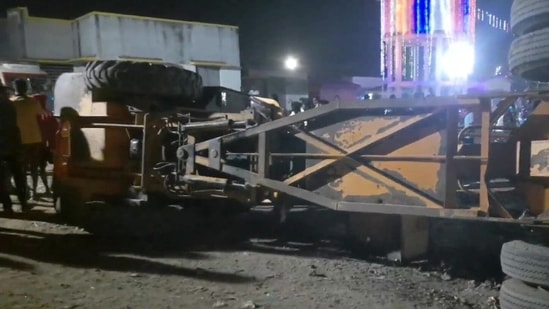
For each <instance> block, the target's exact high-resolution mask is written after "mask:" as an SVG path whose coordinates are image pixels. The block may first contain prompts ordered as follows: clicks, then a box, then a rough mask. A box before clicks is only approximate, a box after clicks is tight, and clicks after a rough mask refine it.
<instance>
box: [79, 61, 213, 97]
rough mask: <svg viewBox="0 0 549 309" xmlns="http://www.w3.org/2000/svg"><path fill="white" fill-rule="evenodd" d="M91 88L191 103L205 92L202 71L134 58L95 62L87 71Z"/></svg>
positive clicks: (86, 79) (107, 93) (110, 93)
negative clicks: (133, 59)
mask: <svg viewBox="0 0 549 309" xmlns="http://www.w3.org/2000/svg"><path fill="white" fill-rule="evenodd" d="M84 82H85V84H86V87H87V89H88V90H91V91H97V92H100V93H101V94H102V95H103V96H107V97H112V98H116V99H119V98H130V97H138V96H147V97H153V98H158V99H175V100H180V101H181V102H185V104H187V105H189V103H190V102H193V101H195V100H197V99H199V97H200V95H201V93H202V78H201V77H200V75H199V74H197V73H195V72H193V71H189V70H186V69H184V68H182V67H181V66H178V65H173V64H157V63H147V62H134V61H118V60H107V61H93V62H89V63H88V64H87V65H86V67H85V70H84Z"/></svg>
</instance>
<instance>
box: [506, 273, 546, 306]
mask: <svg viewBox="0 0 549 309" xmlns="http://www.w3.org/2000/svg"><path fill="white" fill-rule="evenodd" d="M499 304H500V307H501V309H549V291H547V290H545V289H542V288H536V287H532V286H529V285H527V284H525V283H524V282H522V281H520V280H517V279H509V280H506V281H504V282H503V284H502V285H501V289H500V290H499Z"/></svg>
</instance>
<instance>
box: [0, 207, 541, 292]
mask: <svg viewBox="0 0 549 309" xmlns="http://www.w3.org/2000/svg"><path fill="white" fill-rule="evenodd" d="M33 212H34V210H33V211H31V213H30V214H25V215H20V216H21V217H25V216H27V215H28V218H27V219H29V220H31V219H30V218H32V217H35V218H36V217H41V216H44V217H46V215H45V214H42V213H40V212H39V210H38V209H37V210H36V213H33ZM347 216H348V214H346V213H341V212H333V211H328V210H324V209H295V210H293V211H292V212H291V213H290V215H289V217H288V221H287V222H286V223H285V224H284V225H278V224H276V223H275V221H274V220H273V217H272V215H271V213H270V208H269V207H259V208H257V209H254V210H252V211H250V212H246V213H242V214H240V215H234V216H223V217H217V218H211V217H210V218H206V217H203V216H201V215H200V212H197V211H193V210H188V209H187V210H185V209H183V210H182V209H174V208H170V207H166V208H154V207H109V208H107V209H102V208H99V209H97V211H95V212H94V213H92V216H91V217H90V220H89V222H87V227H86V229H87V230H88V231H90V232H92V233H93V236H92V235H74V234H72V235H70V234H69V235H51V234H42V233H37V234H36V233H34V232H21V231H18V232H20V233H27V234H29V235H32V236H35V237H42V239H30V238H29V239H27V238H25V237H22V236H13V235H5V234H6V233H8V232H13V231H6V230H5V229H0V243H2V244H4V243H7V245H2V247H0V253H7V254H12V255H16V256H21V257H25V258H29V259H34V260H38V261H43V262H48V263H57V264H63V265H68V266H73V267H81V268H98V269H105V270H116V271H127V272H144V273H155V274H174V275H180V276H188V277H193V278H204V279H206V280H217V281H227V282H248V281H251V280H253V279H252V278H247V277H241V276H237V275H232V274H218V273H208V272H205V271H200V270H198V271H197V270H193V269H185V268H179V267H174V266H170V265H165V264H162V263H156V262H153V261H150V260H146V258H156V257H162V258H170V257H174V258H184V259H207V258H209V256H208V252H210V251H225V252H239V251H250V252H258V253H268V254H277V255H288V256H299V257H315V258H318V257H321V258H327V259H340V258H356V259H361V260H364V261H367V262H375V263H379V264H383V265H387V266H394V267H414V268H417V269H419V270H420V271H426V272H441V273H447V274H449V275H450V276H451V277H452V278H463V279H467V280H475V281H477V282H484V281H486V280H489V281H495V282H500V281H501V280H502V279H503V274H502V272H501V268H500V263H499V254H500V250H501V245H502V244H503V243H504V242H506V241H509V240H512V239H525V240H530V241H532V240H534V241H535V239H537V238H538V234H537V233H535V232H533V231H531V230H530V229H526V228H523V227H521V226H519V225H513V224H493V223H491V224H488V223H483V222H470V221H459V220H439V219H436V220H435V219H433V220H431V224H430V229H431V239H430V251H429V253H428V255H427V256H426V257H425V259H424V260H422V261H419V262H413V263H409V264H401V263H395V262H394V261H392V260H389V259H387V258H386V257H385V256H383V255H382V256H380V255H378V254H376V253H375V252H374V251H373V250H372V248H369V247H368V245H367V244H363V243H362V244H357V243H356V242H353V241H352V239H351V238H350V237H349V236H348V235H347V230H346V222H347ZM53 218H55V217H54V216H50V217H47V218H44V219H47V220H46V221H50V222H54V221H57V219H53ZM22 219H23V218H22ZM70 228H72V227H70ZM35 234H36V235H35ZM108 254H123V255H135V256H139V257H143V258H129V257H112V256H108Z"/></svg>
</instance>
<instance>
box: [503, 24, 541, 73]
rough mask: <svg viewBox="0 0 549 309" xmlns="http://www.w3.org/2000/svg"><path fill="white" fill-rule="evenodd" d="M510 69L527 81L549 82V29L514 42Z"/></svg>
mask: <svg viewBox="0 0 549 309" xmlns="http://www.w3.org/2000/svg"><path fill="white" fill-rule="evenodd" d="M509 69H510V70H511V72H512V73H513V74H515V75H517V76H519V77H522V78H524V79H526V80H532V81H539V82H549V28H545V29H542V30H538V31H534V32H532V33H529V34H526V35H524V36H521V37H519V38H517V39H515V40H514V41H513V43H512V44H511V48H510V49H509Z"/></svg>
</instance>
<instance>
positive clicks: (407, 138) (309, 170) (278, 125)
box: [187, 93, 549, 221]
mask: <svg viewBox="0 0 549 309" xmlns="http://www.w3.org/2000/svg"><path fill="white" fill-rule="evenodd" d="M521 95H525V94H513V95H510V96H508V97H507V98H504V100H503V101H502V103H501V104H500V107H499V108H497V109H496V110H495V111H493V112H492V111H491V107H490V101H489V100H488V99H489V98H490V96H485V97H465V98H457V99H456V98H433V99H425V100H413V99H409V100H373V101H370V102H334V103H330V104H327V105H324V106H321V107H319V108H317V109H313V110H308V111H305V112H303V113H299V114H297V115H295V116H292V117H287V118H283V119H280V120H277V121H273V122H271V123H267V124H264V125H260V126H257V127H254V128H251V129H248V130H245V131H243V132H237V133H232V134H229V135H226V136H222V137H218V138H215V139H212V140H209V141H204V142H200V143H197V144H196V145H192V146H191V145H190V146H189V147H187V149H188V152H189V154H191V153H194V154H195V155H194V157H193V159H192V161H193V164H195V165H199V166H205V167H208V168H212V169H216V170H219V171H221V172H223V173H225V174H228V175H231V176H233V177H236V178H238V179H241V180H242V181H243V182H245V183H251V184H254V185H259V186H262V187H264V188H265V189H267V190H270V191H273V192H278V193H281V194H285V195H288V196H292V197H294V198H296V200H300V201H301V202H304V203H312V204H316V205H320V206H324V207H327V208H330V209H334V210H340V211H348V212H364V213H381V214H399V215H417V216H427V217H449V218H460V219H463V218H475V217H482V218H484V219H485V220H494V219H495V218H488V217H487V216H496V217H499V218H497V220H500V221H501V220H503V221H505V220H511V221H513V220H515V219H514V218H516V217H513V216H514V215H511V213H510V212H509V211H508V210H507V209H506V208H505V205H503V204H501V203H500V201H499V200H498V198H496V196H495V195H494V192H492V189H491V188H490V184H489V183H488V182H489V181H491V180H493V179H499V178H504V179H513V178H514V177H515V175H516V168H515V162H517V156H518V155H517V154H518V153H519V152H518V148H517V142H518V141H520V142H522V143H524V141H523V140H521V139H520V138H519V136H520V130H522V128H517V129H506V130H507V131H502V132H500V131H498V130H499V129H497V128H495V127H494V119H496V118H497V117H498V116H500V115H501V114H502V113H503V112H504V111H505V110H507V108H508V107H509V105H511V104H513V103H514V101H516V99H517V98H518V97H520V96H521ZM527 95H528V96H529V97H532V96H535V94H533V93H528V94H527ZM537 95H538V96H543V95H542V94H539V93H538V94H537ZM496 97H497V96H496ZM464 106H468V107H474V108H476V109H478V110H479V111H480V113H479V115H480V116H481V119H480V123H479V126H478V128H477V129H476V131H475V132H473V131H472V132H471V133H472V134H477V135H479V137H480V138H479V139H478V140H477V143H473V144H470V145H467V144H461V143H462V141H461V140H458V135H459V134H458V127H457V117H458V109H459V108H460V107H464ZM389 109H391V110H392V113H389V114H387V113H384V110H389ZM548 112H549V110H548ZM538 114H543V113H541V112H540V111H538ZM548 114H549V113H548ZM538 117H539V116H538ZM305 122H307V124H308V126H307V127H305V128H302V127H300V126H299V125H300V124H303V123H305ZM283 130H286V131H287V133H286V134H290V135H291V136H293V137H296V138H298V139H300V140H302V141H303V142H305V143H306V144H307V149H306V151H304V152H297V151H289V152H275V151H272V152H270V151H269V150H268V149H267V147H268V146H270V145H271V143H268V142H266V141H267V139H266V136H267V134H275V132H281V131H283ZM477 131H478V132H477ZM507 132H511V133H510V134H509V133H507ZM546 133H549V132H546ZM468 134H469V133H468ZM499 135H501V137H498V136H499ZM539 135H540V134H538V136H539ZM259 136H261V137H259ZM250 138H252V139H253V138H255V139H256V140H257V141H259V143H258V144H257V145H261V146H260V148H257V150H256V151H255V152H251V153H245V152H242V153H239V154H240V155H244V156H249V157H254V158H256V159H255V160H257V161H258V162H262V164H263V167H261V168H259V167H258V168H257V169H256V170H251V171H250V170H245V169H242V168H239V167H235V166H230V165H229V164H227V163H226V162H224V161H223V159H219V160H217V161H215V162H212V160H211V154H210V155H208V156H197V155H196V154H197V153H201V152H203V151H204V150H207V149H210V150H211V149H215V150H216V151H218V150H219V151H220V152H221V156H222V157H223V156H224V154H223V153H224V147H225V145H228V144H231V143H234V142H236V141H239V140H242V139H250ZM545 139H549V135H546V136H545ZM219 145H220V146H221V149H219V148H218V147H219ZM522 148H523V147H521V148H520V149H522ZM548 150H549V149H548ZM275 158H289V159H291V158H293V159H296V158H303V159H306V160H307V166H306V167H305V168H304V169H303V170H297V171H294V172H293V174H292V175H291V176H289V177H288V178H286V179H282V180H274V179H270V178H269V176H268V173H266V172H265V171H266V167H265V166H264V165H265V164H267V162H273V160H274V159H275ZM293 159H292V160H293ZM187 164H189V162H187ZM529 173H531V171H529ZM459 179H461V180H462V181H463V180H466V181H470V182H477V183H479V189H478V190H476V191H474V193H472V192H473V191H468V193H467V194H476V195H477V196H478V198H477V200H478V202H477V203H476V204H473V205H471V204H467V203H464V202H463V201H462V198H461V197H460V195H457V193H458V192H459V191H460V189H459V188H458V186H457V183H458V180H459Z"/></svg>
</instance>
